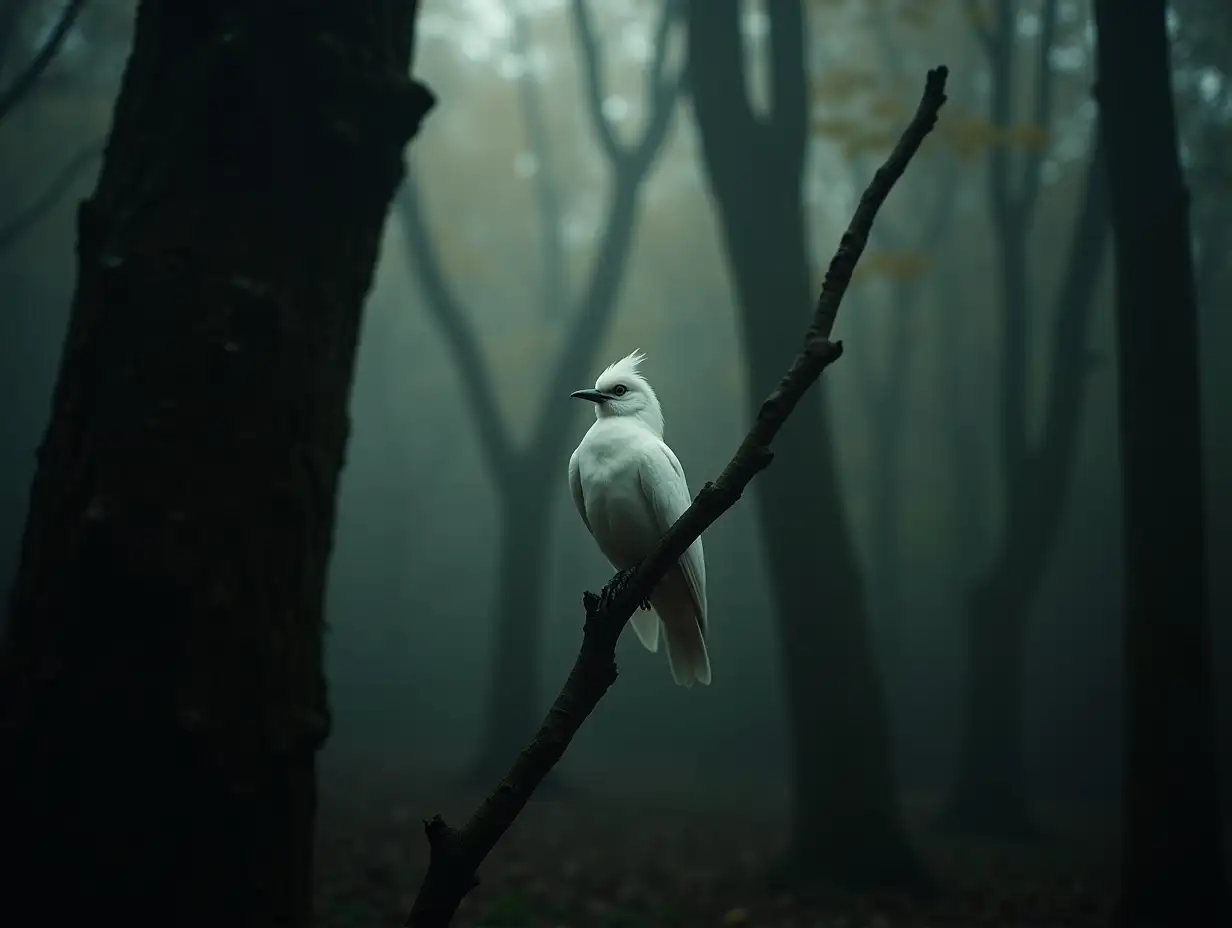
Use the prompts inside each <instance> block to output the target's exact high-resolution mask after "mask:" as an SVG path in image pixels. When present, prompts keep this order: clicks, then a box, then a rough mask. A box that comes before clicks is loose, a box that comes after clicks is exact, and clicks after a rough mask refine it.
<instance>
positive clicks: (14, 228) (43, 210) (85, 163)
mask: <svg viewBox="0 0 1232 928" xmlns="http://www.w3.org/2000/svg"><path fill="white" fill-rule="evenodd" d="M103 145H104V143H103V142H102V141H101V140H99V141H96V142H91V143H90V144H89V145H87V146H86V147H85V148H83V149H82V150H81V151H79V152H77V154H75V155H74V156H73V157H72V158H71V159H70V160H69V162H68V163H67V164H66V165H64V167H62V168H60V172H59V173H58V174H56V176H55V177H53V178H52V180H51V183H50V184H48V185H47V188H46V189H45V190H44V191H43V192H42V193H41V194H39V196H38V198H37V199H35V201H34V202H33V203H31V204H30V205H29V206H27V207H26V208H25V209H24V210H22V211H21V212H20V213H18V214H17V215H16V216H14V217H13V218H12V219H10V220H9V221H8V222H7V223H5V224H4V225H2V226H0V255H2V254H4V253H5V252H6V251H8V250H9V249H10V248H12V247H13V246H14V245H16V244H17V243H18V242H19V241H21V239H22V237H23V236H25V235H26V233H28V232H29V231H30V230H31V229H33V228H34V227H35V226H36V225H38V224H39V223H40V222H42V221H43V219H45V218H46V217H47V215H48V214H49V213H50V212H51V211H52V210H53V209H55V207H56V204H58V203H59V202H60V199H61V197H63V196H64V194H66V193H67V192H68V191H69V190H70V189H71V188H72V186H73V184H74V183H76V182H77V179H78V178H79V177H80V176H81V175H82V173H83V172H84V171H85V170H86V169H87V168H89V167H90V166H91V165H93V164H94V162H95V161H96V160H98V157H99V155H101V154H102V153H103Z"/></svg>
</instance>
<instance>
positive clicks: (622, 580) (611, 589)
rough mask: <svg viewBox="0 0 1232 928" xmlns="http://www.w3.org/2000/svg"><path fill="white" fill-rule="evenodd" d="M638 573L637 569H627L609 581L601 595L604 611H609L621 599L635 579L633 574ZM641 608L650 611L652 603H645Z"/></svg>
mask: <svg viewBox="0 0 1232 928" xmlns="http://www.w3.org/2000/svg"><path fill="white" fill-rule="evenodd" d="M636 572H637V567H626V568H625V569H624V570H621V571H617V573H616V576H614V577H612V579H611V580H609V581H608V583H607V586H605V587H604V588H603V590H602V591H601V592H600V593H599V606H600V608H602V609H607V608H608V607H609V606H611V605H612V604H613V603H614V602H615V601H616V600H617V599H619V598H620V597H621V596H622V595H623V594H624V592H625V589H626V588H627V587H628V586H629V583H630V581H632V579H633V574H634V573H636ZM641 608H643V609H649V608H650V603H649V602H643V603H642V604H641Z"/></svg>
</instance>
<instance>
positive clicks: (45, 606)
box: [0, 0, 429, 928]
mask: <svg viewBox="0 0 1232 928" xmlns="http://www.w3.org/2000/svg"><path fill="white" fill-rule="evenodd" d="M416 8H417V4H416V3H415V2H413V0H406V2H403V0H397V2H395V0H386V2H378V0H364V2H358V0H357V2H353V3H345V4H340V3H333V4H320V3H313V4H305V3H291V2H270V3H265V4H257V5H249V4H245V3H240V2H237V0H216V2H214V3H209V4H188V5H184V4H179V5H172V4H169V3H166V2H158V0H146V2H143V3H142V4H141V5H140V9H139V13H138V19H137V27H136V31H135V35H134V40H133V50H132V54H131V56H130V58H129V60H128V65H127V70H126V73H125V77H124V82H123V86H122V89H121V92H120V95H119V99H118V102H117V105H116V109H115V122H114V125H113V129H112V136H111V140H110V144H109V146H108V149H107V153H106V158H105V164H104V167H103V172H102V176H101V177H100V179H99V182H98V186H97V189H96V191H95V193H94V195H93V196H92V197H91V198H90V199H89V200H88V201H86V202H85V203H84V204H83V205H82V208H81V211H80V215H79V228H78V233H79V234H78V247H77V255H78V282H77V290H76V294H75V297H74V302H73V309H72V316H71V321H70V325H69V331H68V335H67V339H66V342H65V346H64V353H63V357H62V361H61V369H60V374H59V380H58V383H57V385H56V390H55V397H54V404H53V409H52V416H51V423H50V426H49V428H48V431H47V433H46V436H45V439H44V442H43V445H42V447H41V449H40V453H39V467H38V472H37V476H36V478H35V481H34V485H33V489H32V496H31V505H30V512H29V517H28V521H27V523H26V531H25V537H24V548H23V551H22V560H21V566H20V569H19V572H18V576H17V579H16V583H15V589H14V592H13V599H12V609H11V622H10V626H9V634H8V637H7V638H6V640H5V642H4V644H3V648H2V650H0V821H2V822H3V823H4V824H3V827H2V828H0V848H2V849H3V851H2V856H3V857H4V859H5V864H4V866H3V867H2V868H0V890H2V891H0V898H2V899H3V903H4V905H5V907H6V910H7V911H8V912H14V911H18V912H21V911H25V912H28V913H33V912H40V913H43V917H42V918H41V920H42V921H47V922H51V923H63V922H66V921H72V920H81V919H83V918H84V919H87V920H91V921H106V922H114V923H115V924H125V925H155V924H157V925H165V924H175V925H177V926H203V928H204V926H209V928H218V926H222V925H227V926H237V928H238V926H253V928H256V926H261V928H268V926H273V925H278V926H291V928H294V926H301V925H307V924H308V923H309V920H310V912H311V875H312V853H313V841H312V833H313V811H314V805H315V783H314V758H315V754H316V751H317V749H318V748H319V747H320V745H321V743H322V742H323V740H324V738H325V737H326V734H327V732H328V727H329V716H328V709H327V704H326V694H325V683H324V679H323V674H322V660H321V651H322V629H323V621H322V598H323V597H322V594H323V586H324V582H325V569H326V561H327V558H328V554H329V547H330V542H331V534H332V527H333V522H334V496H335V489H336V485H337V480H338V473H339V470H340V468H341V466H342V461H343V453H344V447H345V443H346V437H347V428H348V422H347V398H348V392H349V388H350V383H351V374H352V365H353V358H354V349H355V344H356V337H357V332H358V327H359V319H360V312H361V307H362V304H363V301H364V298H365V295H366V293H367V291H368V288H369V286H370V284H371V281H372V274H373V268H374V265H375V261H376V257H377V250H378V244H379V242H380V238H381V232H382V226H383V223H384V220H385V215H386V211H387V208H388V205H389V202H390V199H391V197H392V195H393V192H394V190H395V188H396V187H397V185H398V183H399V181H400V178H401V174H402V167H401V152H402V148H403V146H404V144H405V142H406V141H407V139H408V138H409V137H410V136H411V135H413V134H414V132H415V129H416V127H417V125H418V123H419V120H420V118H421V117H422V116H423V114H424V113H425V112H426V111H427V108H428V106H429V98H428V95H427V93H426V92H425V91H424V90H423V89H422V88H421V87H418V86H417V85H415V84H413V83H411V82H410V81H408V80H407V78H406V69H407V64H408V55H409V50H410V47H411V42H412V35H413V30H414V18H415V14H416ZM26 906H29V908H26ZM31 917H32V916H31Z"/></svg>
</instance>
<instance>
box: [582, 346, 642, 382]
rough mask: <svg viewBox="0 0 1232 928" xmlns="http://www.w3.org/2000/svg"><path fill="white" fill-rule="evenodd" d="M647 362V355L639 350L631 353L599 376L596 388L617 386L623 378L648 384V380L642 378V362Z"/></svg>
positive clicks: (610, 365) (612, 364)
mask: <svg viewBox="0 0 1232 928" xmlns="http://www.w3.org/2000/svg"><path fill="white" fill-rule="evenodd" d="M645 360H646V355H645V354H644V353H643V352H641V351H640V350H638V349H636V348H635V349H634V350H633V351H631V352H629V353H628V354H627V355H625V356H624V357H623V358H621V359H620V360H619V361H613V362H612V363H611V364H609V365H608V366H607V367H606V368H605V369H604V371H603V373H602V374H600V375H599V379H598V380H596V381H595V388H596V389H598V390H602V389H604V387H605V386H615V385H616V384H617V383H619V382H620V380H621V379H622V378H627V379H630V380H632V379H634V378H636V379H637V380H639V381H641V382H642V383H645V382H646V378H645V377H643V376H642V371H641V366H642V362H643V361H645Z"/></svg>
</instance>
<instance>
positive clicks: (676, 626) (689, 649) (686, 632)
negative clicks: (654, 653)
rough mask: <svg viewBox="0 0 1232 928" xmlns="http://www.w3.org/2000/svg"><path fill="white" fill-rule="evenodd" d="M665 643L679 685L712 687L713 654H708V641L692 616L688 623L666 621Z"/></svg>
mask: <svg viewBox="0 0 1232 928" xmlns="http://www.w3.org/2000/svg"><path fill="white" fill-rule="evenodd" d="M663 643H664V645H665V646H666V649H667V663H668V665H669V666H670V667H671V669H672V679H673V680H675V681H676V683H677V684H678V685H680V686H686V687H691V686H692V685H693V684H694V683H701V684H702V685H704V686H709V685H710V655H709V654H708V653H707V652H706V639H705V638H704V637H702V631H701V629H700V628H699V627H698V625H697V621H696V620H695V619H693V617H692V616H690V617H689V621H688V622H671V623H668V622H664V623H663Z"/></svg>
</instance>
